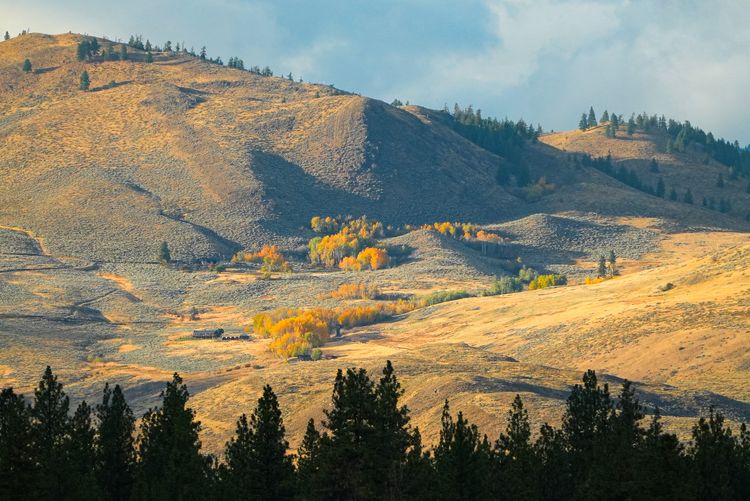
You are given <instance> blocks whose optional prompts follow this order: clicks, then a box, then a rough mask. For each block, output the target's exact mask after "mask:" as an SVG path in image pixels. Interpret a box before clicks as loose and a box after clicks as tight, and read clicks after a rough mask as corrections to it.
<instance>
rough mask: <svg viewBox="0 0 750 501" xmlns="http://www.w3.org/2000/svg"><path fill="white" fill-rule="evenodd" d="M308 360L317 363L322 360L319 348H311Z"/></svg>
mask: <svg viewBox="0 0 750 501" xmlns="http://www.w3.org/2000/svg"><path fill="white" fill-rule="evenodd" d="M310 358H311V359H312V360H313V361H314V362H317V361H318V360H320V359H321V358H323V350H321V349H320V348H313V349H312V351H311V352H310Z"/></svg>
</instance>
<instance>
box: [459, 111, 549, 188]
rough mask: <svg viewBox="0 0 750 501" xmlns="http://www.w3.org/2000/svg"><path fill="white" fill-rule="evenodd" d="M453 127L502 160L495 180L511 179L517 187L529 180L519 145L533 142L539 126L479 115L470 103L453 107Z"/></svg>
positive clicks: (539, 130)
mask: <svg viewBox="0 0 750 501" xmlns="http://www.w3.org/2000/svg"><path fill="white" fill-rule="evenodd" d="M452 117H453V120H452V121H451V122H450V123H451V125H452V127H453V129H454V130H455V131H456V132H457V133H458V134H460V135H462V136H463V137H465V138H466V139H468V140H469V141H471V142H473V143H475V144H477V145H478V146H480V147H482V148H484V149H486V150H488V151H491V152H492V153H495V154H496V155H499V156H501V157H503V158H504V159H505V162H503V163H502V164H501V165H499V166H498V172H497V181H498V183H499V184H502V185H508V184H510V183H511V181H512V180H515V183H516V185H517V186H526V185H528V184H530V183H531V182H532V179H531V174H530V172H529V168H528V165H527V164H526V161H525V160H524V158H523V147H524V144H526V142H527V141H531V142H536V141H537V139H538V137H539V135H540V134H541V133H542V127H541V126H540V125H538V126H537V127H536V128H534V126H533V125H531V124H527V123H526V122H525V121H524V120H523V119H521V120H519V121H518V122H513V121H512V120H508V119H503V120H497V119H495V118H485V117H482V110H476V111H474V108H473V107H472V106H469V107H468V108H465V109H463V108H461V107H460V106H459V105H458V104H456V105H455V106H454V107H453V114H452Z"/></svg>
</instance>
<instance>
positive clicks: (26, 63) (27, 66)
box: [21, 58, 31, 73]
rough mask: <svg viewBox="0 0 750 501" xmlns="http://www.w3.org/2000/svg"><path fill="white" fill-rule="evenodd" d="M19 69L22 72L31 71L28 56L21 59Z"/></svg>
mask: <svg viewBox="0 0 750 501" xmlns="http://www.w3.org/2000/svg"><path fill="white" fill-rule="evenodd" d="M21 69H22V70H23V72H24V73H31V60H29V58H26V59H24V60H23V66H22V67H21Z"/></svg>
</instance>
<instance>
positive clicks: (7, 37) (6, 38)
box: [4, 31, 10, 40]
mask: <svg viewBox="0 0 750 501" xmlns="http://www.w3.org/2000/svg"><path fill="white" fill-rule="evenodd" d="M4 38H5V40H10V33H8V32H7V31H6V32H5V37H4Z"/></svg>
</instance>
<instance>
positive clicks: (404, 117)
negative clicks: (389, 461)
mask: <svg viewBox="0 0 750 501" xmlns="http://www.w3.org/2000/svg"><path fill="white" fill-rule="evenodd" d="M84 39H85V37H83V36H81V35H75V34H64V35H42V34H29V35H23V36H19V37H16V38H13V39H11V40H8V41H4V42H0V180H2V183H0V386H6V385H13V386H15V387H17V388H19V389H20V390H21V391H25V392H28V391H30V390H31V389H32V388H33V386H34V384H35V383H36V381H37V380H38V376H39V373H40V372H41V370H43V367H44V365H46V364H51V365H52V366H53V367H54V368H55V370H56V372H57V373H58V374H60V376H61V379H62V380H64V381H66V385H67V390H68V391H69V392H70V393H71V395H72V396H73V398H74V400H78V399H81V398H86V399H88V400H89V401H92V400H96V399H97V398H98V395H99V392H100V391H101V387H102V386H103V384H104V382H105V381H112V382H120V383H123V384H124V385H125V386H126V387H127V388H128V394H127V397H128V399H129V401H130V402H131V403H132V405H133V407H134V408H135V410H136V413H140V412H142V411H143V410H145V409H146V408H148V407H149V406H152V405H154V404H155V403H157V401H158V393H159V391H160V390H161V388H162V386H163V382H164V381H165V380H166V379H168V378H169V377H170V376H171V374H172V373H173V372H175V371H178V372H180V373H181V374H182V375H183V376H184V377H185V379H186V382H187V383H188V385H189V387H190V389H191V392H192V393H193V395H194V398H193V400H192V401H191V402H192V405H194V406H195V408H196V410H197V411H198V415H199V417H200V418H201V420H202V421H203V423H204V438H205V442H206V444H207V446H208V448H209V449H210V450H212V451H218V450H219V448H220V447H221V445H222V444H223V441H224V440H225V439H226V438H227V435H228V434H229V433H230V432H231V430H232V427H233V424H234V419H235V418H236V417H237V415H238V414H240V413H241V412H247V411H248V410H249V407H250V406H251V405H252V404H253V403H254V401H255V399H256V398H257V395H258V391H259V389H260V387H261V386H262V385H263V384H265V383H270V384H272V385H273V387H274V389H275V390H276V392H277V393H278V394H279V397H280V402H281V405H282V407H283V409H284V412H285V419H286V420H287V425H288V426H287V428H288V430H289V432H290V434H291V438H292V443H293V444H296V443H297V440H298V439H299V436H300V433H301V432H303V431H304V426H305V424H306V420H307V418H308V417H310V415H311V414H312V415H315V416H316V417H319V416H320V414H321V409H322V408H323V407H324V406H325V405H326V404H327V401H328V398H329V395H330V393H329V391H330V383H331V378H332V377H333V375H334V374H335V371H336V369H337V368H340V367H345V366H355V365H356V366H362V367H366V368H368V369H369V370H372V371H376V370H378V369H379V368H380V367H382V365H383V363H384V361H385V359H386V358H390V359H392V360H393V361H394V364H395V366H396V369H397V372H398V373H399V376H400V377H402V379H403V382H404V385H405V389H406V391H407V393H406V394H405V403H406V404H407V405H409V407H410V408H411V409H412V411H413V417H414V423H415V424H418V425H420V427H421V428H422V429H423V431H424V432H425V439H426V442H430V443H431V442H432V441H433V439H434V438H435V436H436V433H437V424H438V422H439V413H440V408H441V406H442V404H443V401H444V400H445V399H446V398H450V399H451V401H452V403H453V404H454V407H453V408H454V409H455V408H462V409H464V410H465V411H467V414H468V415H469V416H470V418H471V419H472V421H474V422H477V423H478V424H480V425H481V426H482V429H483V431H487V432H488V433H490V434H494V435H496V434H497V432H498V431H499V429H500V428H501V427H502V426H503V425H504V422H503V420H502V417H503V416H504V415H505V412H506V410H507V407H508V403H509V402H510V401H511V399H512V398H513V396H514V395H515V394H516V393H520V394H522V396H523V397H524V400H525V401H526V402H528V404H529V407H530V409H531V411H532V412H531V414H532V417H533V418H534V420H535V424H538V423H539V422H541V421H543V420H550V421H555V420H556V419H559V414H560V409H561V405H562V404H563V402H564V400H565V398H566V396H567V394H568V392H569V389H570V385H571V384H573V383H575V382H577V381H578V380H579V379H580V372H581V371H582V370H583V369H586V368H594V369H597V370H598V371H599V372H600V374H601V375H602V377H603V378H604V379H605V380H606V381H609V382H610V383H611V384H612V385H613V386H616V385H617V384H618V383H619V382H621V381H622V379H623V378H630V379H634V380H636V381H637V382H638V388H639V390H640V391H642V392H643V393H642V394H643V398H644V401H645V402H646V403H647V404H648V405H649V406H654V405H659V406H660V407H661V408H662V410H663V412H664V414H665V416H666V421H667V422H668V423H669V425H670V426H672V427H673V429H675V430H676V431H678V432H679V433H680V434H681V436H682V437H685V436H686V430H687V425H688V423H692V422H693V420H694V419H695V417H696V416H698V415H699V414H700V413H701V412H702V411H703V410H705V408H706V407H707V406H708V405H717V406H719V407H721V408H722V409H723V410H724V411H725V412H726V413H727V414H728V416H729V417H730V418H731V419H733V420H747V419H750V387H749V386H748V384H747V381H748V380H749V379H748V371H750V360H749V359H748V352H747V350H746V349H745V346H746V345H747V333H748V328H749V325H748V318H750V317H749V316H748V315H747V313H748V297H749V296H748V295H749V294H750V290H748V288H747V270H748V243H747V242H748V240H747V236H748V230H750V225H749V223H748V222H747V221H746V220H745V218H746V215H747V213H748V212H750V194H748V193H746V186H747V179H743V178H741V177H740V178H739V179H732V178H731V176H730V174H729V171H728V168H727V166H725V165H723V164H720V163H718V162H716V161H715V160H712V159H707V157H706V155H705V152H703V151H702V150H701V149H700V147H698V146H692V147H690V148H688V149H686V150H685V151H681V152H669V153H667V151H666V147H665V141H666V137H665V136H664V135H663V134H661V133H659V132H658V131H655V132H650V133H646V132H643V131H637V132H636V133H635V134H633V135H632V136H630V135H627V134H625V133H624V132H623V131H621V132H619V133H618V136H617V137H616V138H610V137H607V136H606V135H605V133H604V129H603V128H601V127H600V128H593V129H589V130H587V131H578V130H576V131H567V132H557V133H547V134H542V135H541V136H540V137H539V138H538V141H533V140H529V141H525V142H524V143H523V146H522V147H521V148H520V150H519V152H518V153H517V155H513V156H511V155H505V156H500V155H497V154H495V153H492V152H491V151H489V150H488V149H485V148H483V147H481V146H480V145H479V144H478V142H477V143H475V142H472V140H469V138H467V134H465V130H463V131H462V129H461V127H458V126H457V123H456V119H455V118H454V117H453V116H451V115H450V114H449V113H445V112H442V111H435V110H430V109H426V108H422V107H419V106H399V107H395V106H391V105H388V104H386V103H383V102H381V101H378V100H375V99H370V98H367V97H363V96H359V95H355V94H350V93H347V92H344V91H341V90H338V89H335V88H333V87H331V86H327V85H319V84H311V83H304V82H294V81H290V80H288V79H286V78H280V77H273V76H260V75H257V74H253V73H251V72H247V71H241V70H238V69H234V68H227V67H223V66H220V65H217V64H213V63H210V62H208V61H204V60H201V59H200V58H196V57H193V56H190V55H188V54H184V53H155V54H154V55H153V58H154V61H153V62H152V63H148V62H146V54H145V53H144V52H142V51H139V50H137V49H133V48H129V49H128V50H129V54H130V59H128V60H125V61H115V60H108V61H104V60H99V59H101V58H95V60H94V61H78V60H77V58H76V47H77V45H78V43H79V42H81V41H82V40H84ZM99 43H100V44H101V45H102V46H106V45H107V44H108V43H109V42H108V41H106V40H101V39H100V40H99ZM115 45H118V44H115ZM116 52H117V51H116ZM26 58H29V59H30V61H31V62H32V65H33V68H34V70H33V71H32V72H29V73H26V72H24V71H23V70H22V63H23V61H24V59H26ZM84 70H85V71H87V72H88V74H89V75H90V79H91V88H90V89H89V91H87V92H84V91H81V90H79V88H78V84H79V78H80V75H81V73H82V72H83V71H84ZM584 155H587V156H589V155H590V156H591V157H606V156H608V155H609V156H610V157H611V162H612V163H611V165H612V168H613V169H615V170H617V169H619V168H621V167H622V168H626V169H628V170H630V171H632V172H634V173H635V175H637V176H638V178H639V179H640V180H641V181H642V183H643V184H644V186H648V187H651V186H654V185H655V184H656V183H657V182H658V179H659V178H662V179H663V181H664V183H665V187H666V190H667V192H669V191H670V190H671V189H672V188H674V189H675V191H676V192H677V193H678V194H679V197H678V200H675V201H673V200H669V199H668V198H669V197H666V198H662V197H657V196H654V195H653V194H650V193H648V192H646V191H644V190H638V189H635V188H633V187H631V186H628V185H627V184H624V183H623V182H621V181H619V180H618V179H616V176H613V175H610V174H608V173H606V172H602V171H601V170H599V169H597V168H595V167H593V166H591V165H589V164H587V163H586V162H584V161H582V158H584ZM654 159H655V160H656V162H657V164H658V171H656V172H655V171H654V169H653V167H652V160H654ZM519 162H520V163H521V164H523V166H525V167H527V168H528V170H529V173H530V178H531V181H532V184H531V186H517V185H516V183H514V182H510V183H503V184H500V183H499V182H498V175H497V174H498V169H506V168H507V169H511V168H513V167H518V165H519ZM720 174H721V175H722V176H723V179H724V186H723V187H719V186H717V184H718V183H717V179H718V177H719V175H720ZM542 178H543V180H544V181H545V182H539V181H540V180H541V179H542ZM688 188H689V189H690V190H691V192H692V194H693V197H694V202H693V203H692V204H689V203H685V202H684V201H683V194H684V192H685V190H687V189H688ZM535 190H537V191H535ZM704 197H705V198H706V199H707V200H709V199H713V200H714V201H715V203H718V201H719V200H721V199H727V200H731V210H728V211H726V213H720V212H719V211H717V210H712V209H710V208H709V207H703V205H702V199H703V198H704ZM336 214H342V215H353V216H360V215H367V216H368V217H370V218H373V219H379V220H381V221H382V222H383V223H384V224H385V225H393V226H400V225H406V224H413V225H419V224H422V223H432V222H435V221H440V220H458V221H472V222H476V223H479V224H481V225H482V227H483V228H484V229H486V230H490V231H494V232H496V233H497V234H498V235H499V236H500V237H501V239H502V249H503V251H504V254H503V255H502V256H500V257H498V256H492V255H483V253H482V252H480V251H479V250H478V249H477V248H472V247H471V246H469V245H465V244H464V243H463V242H461V241H460V240H457V239H452V238H449V237H447V236H445V235H441V234H439V233H437V232H435V231H429V230H426V229H421V230H420V229H417V230H414V231H409V232H405V233H401V234H398V235H394V236H390V237H389V238H386V239H383V242H382V243H383V244H384V245H392V246H402V248H408V249H410V250H411V252H410V253H409V254H408V255H406V256H405V257H404V258H403V259H402V260H400V261H398V262H397V263H396V264H395V265H394V266H392V267H389V268H386V269H381V270H377V271H371V272H361V273H358V272H350V271H341V270H338V269H335V270H324V269H321V268H316V267H314V266H311V265H310V263H308V262H307V261H306V259H305V256H304V249H305V247H304V244H305V243H306V242H307V240H308V239H309V238H311V237H312V236H313V235H314V233H313V232H312V231H311V230H310V229H309V226H308V224H309V220H310V217H312V216H314V215H323V216H325V215H332V216H333V215H336ZM394 233H397V232H394ZM161 242H168V243H169V246H170V248H171V250H172V255H173V257H174V258H176V260H178V261H179V262H180V263H181V264H188V263H194V262H200V261H202V260H215V261H219V260H225V259H226V258H228V257H229V256H231V255H232V254H233V253H234V252H236V251H237V250H240V249H258V248H260V247H261V246H263V245H265V244H272V243H275V244H278V245H280V247H281V249H282V251H284V252H285V253H286V254H287V256H288V257H290V259H291V260H292V264H293V266H294V268H295V271H294V273H290V274H277V275H274V276H273V277H272V278H271V279H265V278H267V277H263V276H262V275H261V274H260V273H259V272H258V270H257V267H255V268H253V267H252V266H248V267H237V268H230V269H228V270H221V269H218V268H210V267H208V266H195V267H192V268H191V267H184V268H181V267H179V266H163V265H161V264H159V263H158V261H157V251H158V249H159V245H160V243H161ZM610 251H613V252H615V253H616V255H617V257H618V263H619V267H620V270H621V272H622V276H620V277H617V278H615V279H612V280H607V281H605V282H603V283H598V284H595V285H584V279H585V277H586V276H588V275H590V274H591V273H592V270H593V269H594V268H595V266H596V260H597V258H598V256H600V255H604V254H607V253H608V252H610ZM521 264H523V265H528V266H531V267H533V268H534V269H536V270H538V271H540V272H547V273H553V272H554V273H562V274H565V275H567V277H568V279H569V285H568V286H566V287H555V288H551V289H545V290H537V291H524V292H520V293H517V294H510V295H503V296H493V297H482V296H481V292H482V291H484V290H486V289H487V287H488V286H489V285H490V284H491V283H492V281H493V280H494V279H495V278H496V277H498V276H507V275H508V274H510V273H515V272H516V271H517V269H516V268H518V267H520V265H521ZM355 282H363V283H367V284H368V285H372V286H376V287H378V288H379V289H380V290H381V291H382V292H383V295H384V296H385V297H389V298H411V297H414V296H420V295H424V294H429V293H432V292H442V291H456V290H462V291H471V292H475V293H477V295H478V296H479V297H472V298H467V299H462V300H460V301H451V302H447V303H444V304H440V305H434V306H427V307H423V308H419V309H417V310H414V311H412V312H410V313H408V314H405V315H403V316H399V317H398V318H396V319H393V321H390V322H381V323H377V324H374V325H370V326H367V327H361V328H356V329H351V330H349V331H346V332H345V333H344V335H343V337H342V338H341V339H338V340H334V341H333V342H331V343H329V344H327V345H325V346H324V350H325V352H326V353H327V354H329V355H332V356H335V357H336V358H335V359H328V360H322V361H319V362H315V363H302V362H300V361H299V360H289V361H287V360H281V359H278V358H275V357H274V356H272V355H271V354H270V353H269V351H268V344H269V342H268V340H267V339H259V338H257V337H253V339H252V341H250V342H229V341H227V342H212V341H196V340H193V339H191V338H190V334H191V332H192V331H193V330H194V329H200V328H211V329H214V328H217V327H221V328H224V329H225V330H226V331H227V333H229V334H239V333H242V332H244V331H245V330H251V329H252V315H253V314H255V313H257V312H260V311H267V310H270V309H273V308H298V307H326V308H335V307H341V306H360V305H363V304H371V303H373V302H375V300H372V301H367V300H338V299H334V298H332V297H331V292H332V291H334V290H336V289H337V287H339V286H341V285H344V284H352V283H355ZM667 284H671V287H667Z"/></svg>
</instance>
